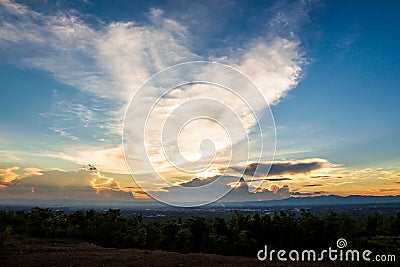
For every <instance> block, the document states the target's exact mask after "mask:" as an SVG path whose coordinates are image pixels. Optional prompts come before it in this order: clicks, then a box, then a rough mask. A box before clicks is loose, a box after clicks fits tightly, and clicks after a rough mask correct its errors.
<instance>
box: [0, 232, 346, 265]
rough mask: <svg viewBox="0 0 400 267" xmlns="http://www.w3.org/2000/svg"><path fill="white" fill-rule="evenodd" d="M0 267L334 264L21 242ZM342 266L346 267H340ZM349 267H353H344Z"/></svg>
mask: <svg viewBox="0 0 400 267" xmlns="http://www.w3.org/2000/svg"><path fill="white" fill-rule="evenodd" d="M0 266H60V267H62V266H163V267H164V266H207V267H213V266H335V265H334V264H333V263H310V262H308V263H306V265H305V263H301V262H296V263H293V262H291V263H280V262H276V263H271V262H260V261H258V260H257V259H256V257H254V258H245V257H228V256H220V255H212V254H201V253H191V254H180V253H175V252H165V251H159V250H156V251H150V250H138V249H112V248H102V247H99V246H96V245H93V244H89V243H84V242H79V241H74V240H40V239H39V240H37V239H32V240H24V241H16V240H13V241H12V242H10V243H8V244H6V248H5V249H4V250H3V251H2V252H1V254H0ZM340 266H345V265H342V264H341V265H340ZM346 266H352V265H346Z"/></svg>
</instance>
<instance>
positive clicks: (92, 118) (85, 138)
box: [0, 1, 400, 200]
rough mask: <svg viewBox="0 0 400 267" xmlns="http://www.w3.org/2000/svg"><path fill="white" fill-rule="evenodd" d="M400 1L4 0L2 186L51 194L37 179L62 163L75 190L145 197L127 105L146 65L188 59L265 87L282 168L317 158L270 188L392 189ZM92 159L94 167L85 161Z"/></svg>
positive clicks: (0, 29)
mask: <svg viewBox="0 0 400 267" xmlns="http://www.w3.org/2000/svg"><path fill="white" fill-rule="evenodd" d="M399 7H400V4H399V3H398V1H385V2H384V3H382V2H379V1H363V2H348V1H280V2H276V1H206V2H201V3H200V2H199V3H192V2H186V1H168V2H165V1H116V2H112V3H111V2H109V1H58V2H54V3H45V2H42V1H35V2H19V1H18V2H13V1H1V4H0V21H1V22H0V84H1V88H0V104H1V105H0V111H1V113H0V114H1V116H0V128H1V132H0V169H1V171H0V178H1V181H2V183H1V184H0V190H2V195H3V197H2V198H9V197H10V196H11V195H16V198H17V199H21V198H36V197H37V198H54V197H55V196H53V195H51V194H49V193H48V191H46V190H44V189H43V191H42V192H43V193H42V194H41V195H38V193H37V192H38V190H34V189H33V188H34V187H36V188H40V187H41V186H42V187H44V186H47V187H46V188H48V186H49V184H51V183H49V182H48V180H52V179H55V180H57V181H59V182H58V183H57V187H58V188H60V187H65V186H66V185H68V184H69V183H68V182H66V181H67V180H68V178H65V177H68V174H69V173H70V174H71V177H79V179H80V180H79V181H80V182H76V184H78V185H79V187H80V188H85V190H87V192H90V193H85V194H87V195H90V196H88V197H86V196H83V193H82V195H79V194H78V193H76V194H77V195H76V197H77V198H79V197H82V198H83V199H93V198H96V199H97V198H101V199H103V198H104V199H111V200H115V199H125V198H129V197H131V195H130V194H126V193H127V192H128V193H129V192H133V195H134V196H135V193H136V197H138V196H139V197H143V196H145V194H142V192H140V189H139V188H138V187H137V185H136V184H135V183H134V182H133V181H132V180H131V178H130V176H129V175H128V174H127V170H126V166H125V163H124V160H123V155H122V153H121V133H122V120H123V114H124V111H125V109H126V105H127V103H128V102H129V99H130V96H131V95H132V94H133V93H134V92H135V90H136V89H137V88H138V87H139V86H140V84H141V83H143V82H144V81H145V80H146V79H147V78H148V77H150V76H151V75H152V74H154V73H156V72H158V71H160V70H162V69H163V68H165V67H168V66H171V65H174V64H177V63H182V62H186V61H191V60H212V61H216V62H221V63H224V64H228V65H231V66H234V67H237V68H238V69H239V70H241V71H242V72H244V73H245V74H246V75H248V76H249V77H250V78H251V79H252V80H253V81H254V82H255V83H256V84H257V85H258V86H259V87H260V88H261V90H262V91H263V90H264V91H263V93H264V95H265V96H266V99H267V101H269V102H270V103H271V110H272V112H273V115H274V118H275V123H276V129H277V144H276V145H277V151H276V160H277V166H278V165H279V164H283V165H284V163H288V162H289V163H291V164H293V165H296V164H300V163H301V164H303V163H304V164H309V163H312V162H314V163H315V162H324V164H322V165H323V167H320V168H317V169H313V170H311V169H310V170H307V171H299V172H296V171H294V172H292V173H289V172H283V173H279V175H278V174H277V176H276V178H282V177H283V176H285V177H289V178H290V179H291V180H290V181H288V180H287V181H282V182H277V183H271V182H270V181H269V182H268V183H265V184H263V190H264V191H263V193H265V198H268V199H269V198H280V197H287V196H290V195H295V194H304V195H315V194H318V193H320V194H341V195H348V194H367V195H370V194H377V195H385V194H399V190H400V189H399V180H400V178H399V177H400V176H399V168H398V167H399V163H400V154H399V152H398V151H400V139H399V138H398V136H400V124H399V123H398V121H399V118H400V105H398V102H399V99H400V77H399V75H398V73H399V69H400V66H399V65H400V53H399V49H398V47H400V29H399V26H398V25H400V18H399V17H398V14H397V11H398V10H399ZM271 81H272V85H271V87H268V86H269V85H268V84H269V83H271ZM89 163H91V164H94V165H95V166H96V167H97V171H96V172H95V173H93V172H90V171H89V170H86V171H83V170H82V169H81V168H82V166H85V165H87V164H89ZM322 165H321V166H322ZM318 166H319V165H318ZM55 170H58V171H60V172H62V174H65V175H60V174H57V175H58V176H59V177H64V178H58V177H56V176H57V175H55ZM213 174H218V173H213V172H210V173H209V175H210V176H212V175H213ZM317 176H321V178H315V177H317ZM323 176H329V178H328V179H323ZM179 177H180V178H179V179H181V178H182V177H181V176H179ZM312 177H314V178H312ZM335 177H336V178H337V177H340V178H337V179H335ZM175 178H176V177H175ZM188 178H190V179H196V177H188ZM197 178H199V177H197ZM204 178H206V177H204ZM325 178H326V177H325ZM26 179H30V180H32V181H33V182H30V183H27V182H26V181H27V180H26ZM35 179H38V180H37V182H35ZM71 179H72V178H71ZM74 179H75V178H74ZM76 179H78V178H76ZM179 179H178V178H176V179H175V180H174V181H175V182H178V183H179V181H180V182H181V183H184V182H187V181H183V180H179ZM206 179H207V178H206ZM318 179H319V180H318ZM68 181H70V180H68ZM24 182H26V183H24ZM17 184H22V185H23V186H22V187H23V188H24V189H23V190H22V189H21V190H20V189H18V188H17ZM24 184H26V186H25V187H26V188H25V187H24ZM28 184H29V185H28ZM310 185H316V186H310ZM315 187H318V188H317V190H314V189H316V188H315ZM74 188H75V187H74ZM132 188H134V189H132ZM131 189H132V190H131ZM388 189H392V191H389V190H388ZM18 190H20V191H18ZM60 190H61V189H60ZM63 190H64V191H60V193H59V194H60V195H62V196H64V195H65V194H66V193H65V192H66V189H65V188H64V189H63ZM71 190H72V189H71V188H69V187H68V190H67V191H68V192H69V194H72V193H71ZM154 190H156V189H154ZM279 190H280V191H279ZM313 190H314V191H313ZM33 191H36V195H35V194H34V193H33ZM72 191H73V190H72ZM18 192H19V193H20V194H19V193H18ZM27 192H28V193H27ZM29 192H30V193H29ZM85 192H86V191H85ZM16 193H18V194H16ZM118 193H121V194H122V195H123V197H122V198H119V197H117V195H118ZM27 194H28V195H27ZM74 194H75V193H74ZM127 195H129V197H127ZM261 195H262V194H261ZM261 195H259V196H261ZM0 197H1V195H0ZM61 198H62V197H61ZM239 198H240V197H239ZM261 198H262V197H261Z"/></svg>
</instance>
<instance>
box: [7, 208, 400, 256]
mask: <svg viewBox="0 0 400 267" xmlns="http://www.w3.org/2000/svg"><path fill="white" fill-rule="evenodd" d="M8 238H21V239H23V238H68V239H77V240H82V241H86V242H90V243H94V244H97V245H100V246H104V247H114V248H138V249H149V250H155V249H160V250H165V251H175V252H181V253H189V252H202V253H216V254H222V255H241V256H248V257H255V255H256V253H257V251H258V250H260V249H262V248H263V247H264V245H268V247H269V248H271V249H287V250H291V249H298V250H301V249H315V250H323V249H327V248H328V247H329V246H331V247H335V246H336V240H337V239H339V238H345V239H346V240H347V242H348V247H349V248H351V249H364V250H365V249H370V250H371V251H373V252H374V253H393V254H397V255H399V254H400V250H399V247H400V246H399V244H400V213H398V214H397V215H396V216H391V217H383V216H382V215H380V214H378V213H375V214H373V215H370V216H369V217H367V218H366V219H364V220H355V219H353V218H352V217H351V216H349V215H347V214H337V213H333V212H331V213H327V214H326V215H325V216H324V217H317V216H315V215H313V214H312V213H311V212H309V211H304V210H303V211H302V212H301V214H300V215H295V214H294V213H291V212H281V213H280V214H276V215H273V216H269V215H262V216H261V215H259V214H255V215H254V216H250V215H243V214H241V213H235V214H234V215H233V216H232V217H231V218H230V219H229V220H224V219H222V218H215V219H213V220H206V219H205V218H204V217H200V216H193V217H190V218H188V219H186V220H184V221H181V220H167V221H165V222H146V221H143V219H142V216H141V215H138V216H133V217H124V216H122V214H121V212H120V210H116V209H109V210H108V211H106V212H98V211H95V210H88V211H75V212H73V213H71V214H66V213H64V212H62V211H57V212H54V211H52V210H51V209H43V208H34V209H32V210H31V211H29V212H24V211H0V246H3V245H4V243H5V242H7V239H8Z"/></svg>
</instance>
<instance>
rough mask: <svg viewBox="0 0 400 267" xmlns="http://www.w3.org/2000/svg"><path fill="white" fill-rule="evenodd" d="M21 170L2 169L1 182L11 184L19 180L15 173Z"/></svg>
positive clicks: (16, 168)
mask: <svg viewBox="0 0 400 267" xmlns="http://www.w3.org/2000/svg"><path fill="white" fill-rule="evenodd" d="M16 170H19V167H18V166H14V167H10V168H2V169H0V181H1V182H3V183H10V182H12V181H14V180H16V179H17V178H18V176H19V175H18V174H16V173H15V172H14V171H16Z"/></svg>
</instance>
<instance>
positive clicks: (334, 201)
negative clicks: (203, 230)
mask: <svg viewBox="0 0 400 267" xmlns="http://www.w3.org/2000/svg"><path fill="white" fill-rule="evenodd" d="M386 203H387V204H393V203H394V204H400V196H360V195H352V196H346V197H343V196H337V195H329V196H314V197H290V198H286V199H279V200H265V201H217V202H214V203H210V204H208V205H206V206H205V207H204V208H212V207H221V206H222V207H227V208H228V207H238V208H246V207H252V208H255V207H257V208H259V207H271V206H291V207H296V206H303V207H304V206H317V205H321V206H335V205H374V204H386ZM1 206H25V207H28V206H29V207H34V206H38V207H75V208H142V209H144V208H150V209H152V208H164V209H174V207H172V206H169V205H166V204H163V203H160V202H157V201H154V200H151V199H149V200H145V201H143V200H140V201H137V200H136V201H135V200H133V201H76V200H62V199H54V200H38V199H26V200H5V199H1V200H0V209H1Z"/></svg>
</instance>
